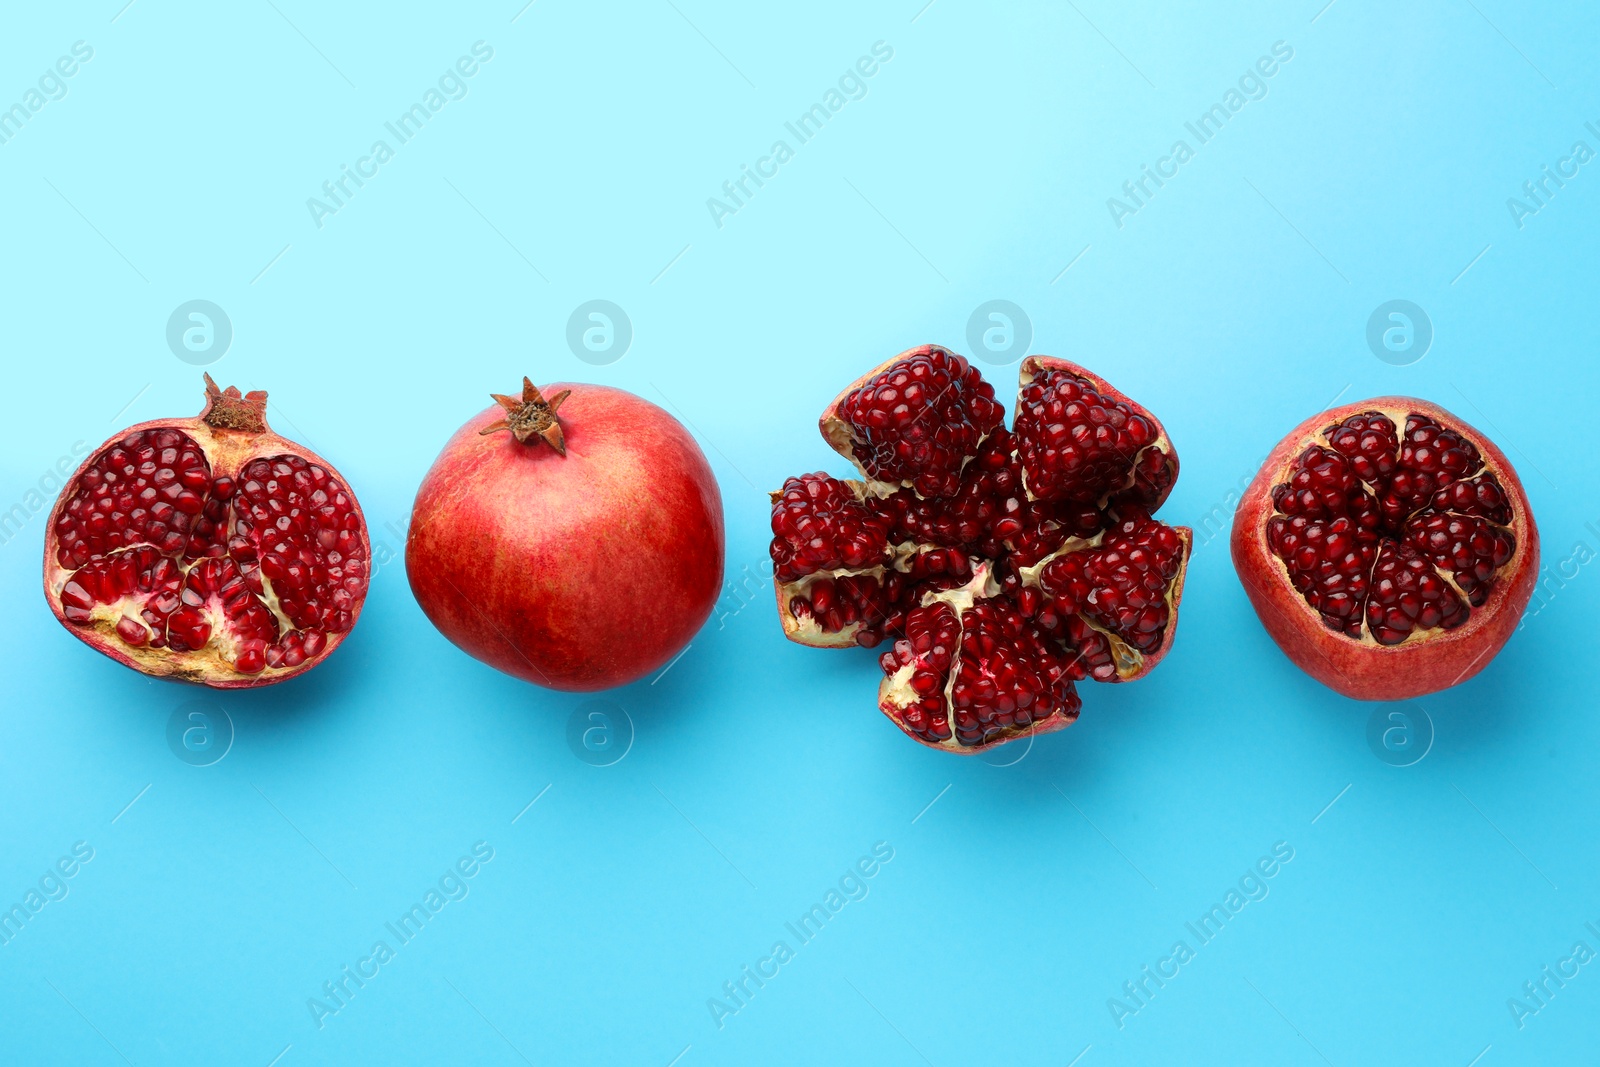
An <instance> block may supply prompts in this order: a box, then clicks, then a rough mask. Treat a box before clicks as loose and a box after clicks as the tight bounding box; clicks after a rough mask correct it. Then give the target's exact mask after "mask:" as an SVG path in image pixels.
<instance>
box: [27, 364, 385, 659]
mask: <svg viewBox="0 0 1600 1067" xmlns="http://www.w3.org/2000/svg"><path fill="white" fill-rule="evenodd" d="M266 408H267V394H266V393H264V392H260V391H256V392H251V393H249V394H247V395H244V396H241V395H240V394H239V390H238V389H235V388H232V387H229V388H228V389H227V390H225V391H224V390H219V389H218V388H217V384H216V383H215V382H214V381H212V380H211V376H210V375H206V406H205V410H204V411H202V412H201V413H200V415H199V416H198V417H197V418H193V419H160V420H156V421H153V422H143V423H140V424H139V425H137V426H131V427H129V428H128V429H126V430H124V431H122V432H121V433H119V434H118V435H117V436H115V437H113V438H111V439H110V440H109V441H107V442H106V443H105V444H103V445H101V446H100V447H99V449H97V450H96V451H95V452H94V453H93V454H91V455H90V456H89V458H88V459H86V460H85V461H84V463H83V465H82V466H80V467H79V468H78V470H77V471H76V472H75V473H74V474H73V476H72V478H71V479H70V480H69V481H68V482H67V485H66V487H65V488H64V489H62V491H61V495H60V497H59V498H58V499H57V500H56V504H55V508H54V510H52V511H51V513H50V524H49V529H48V530H47V532H46V534H45V550H44V591H45V599H46V600H48V601H49V602H50V609H51V610H52V611H54V612H55V615H56V618H58V619H60V620H61V622H62V624H63V625H64V626H66V628H67V629H68V630H69V631H70V632H71V633H73V634H74V635H76V636H77V637H78V638H79V639H81V640H82V641H83V642H85V643H86V644H88V645H90V646H91V647H93V648H95V649H97V650H99V651H100V652H103V653H105V654H106V655H108V656H110V657H111V658H112V659H114V660H116V661H118V662H119V663H123V664H126V665H127V666H129V667H132V668H134V669H135V670H138V671H142V672H143V673H145V674H149V675H153V676H155V677H159V678H176V679H179V680H182V681H186V682H198V683H201V684H203V685H209V686H213V687H215V688H218V689H236V688H243V687H247V686H256V685H270V684H272V683H274V682H281V681H283V680H284V679H285V678H290V677H292V676H294V675H296V674H300V673H302V672H304V671H307V670H310V669H311V668H312V667H314V666H316V665H317V664H318V663H320V662H322V660H323V659H324V658H325V657H326V656H327V655H328V654H329V653H331V652H332V651H333V650H334V649H335V648H337V647H338V646H339V643H340V642H341V641H343V640H344V637H345V635H346V634H347V633H349V632H350V629H351V627H353V626H354V625H355V623H356V618H357V617H358V616H359V615H360V614H361V604H362V601H364V600H365V599H366V595H367V580H368V577H369V575H370V571H369V561H370V559H371V558H372V550H371V546H370V544H369V543H368V540H367V526H366V520H365V519H363V517H362V515H361V507H360V505H358V504H357V503H356V498H355V494H354V493H352V492H351V491H350V489H349V487H348V486H347V485H346V484H345V482H344V479H342V478H341V477H340V476H339V473H338V471H336V470H334V469H333V466H332V465H331V464H329V463H327V462H326V461H325V460H323V459H321V458H320V457H319V456H317V455H316V453H314V452H312V451H311V450H310V449H307V448H305V447H304V446H302V445H299V444H296V443H295V442H293V441H289V440H286V439H284V438H282V437H279V436H278V435H277V434H275V433H273V432H272V431H271V430H270V429H268V428H267V420H266Z"/></svg>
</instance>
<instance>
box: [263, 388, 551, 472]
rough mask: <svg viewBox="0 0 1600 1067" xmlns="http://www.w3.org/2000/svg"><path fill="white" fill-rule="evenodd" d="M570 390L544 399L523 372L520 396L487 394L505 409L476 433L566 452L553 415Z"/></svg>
mask: <svg viewBox="0 0 1600 1067" xmlns="http://www.w3.org/2000/svg"><path fill="white" fill-rule="evenodd" d="M571 392H572V390H571V389H563V390H561V392H559V393H557V394H556V395H555V396H553V397H551V398H550V399H549V400H546V399H545V398H544V396H543V395H542V394H541V393H540V392H539V387H538V386H537V385H534V384H533V381H532V379H530V378H527V377H526V376H525V377H524V378H523V379H522V399H520V400H519V399H517V398H516V397H514V396H502V395H501V394H500V393H490V394H489V395H490V396H491V397H493V398H494V401H495V403H497V404H499V405H500V406H501V407H503V408H505V409H506V414H505V415H503V416H501V417H500V418H498V419H496V420H494V421H493V422H491V423H490V424H489V425H487V426H485V427H484V428H483V429H481V430H479V431H478V434H479V435H480V436H482V435H484V434H491V433H498V432H499V431H501V430H510V431H511V436H513V437H515V438H516V439H517V441H518V442H519V443H520V444H527V443H528V442H529V441H530V440H532V439H533V438H535V437H537V438H539V439H540V440H542V441H543V442H544V443H545V444H547V445H549V446H550V447H551V448H553V449H555V450H556V452H557V454H559V455H563V456H564V455H566V454H567V441H566V438H565V437H564V436H562V433H561V423H560V422H559V421H558V420H557V419H556V409H557V408H559V407H560V406H561V402H562V401H563V400H565V399H566V398H567V396H568V395H569V394H570V393H571ZM263 399H265V395H263Z"/></svg>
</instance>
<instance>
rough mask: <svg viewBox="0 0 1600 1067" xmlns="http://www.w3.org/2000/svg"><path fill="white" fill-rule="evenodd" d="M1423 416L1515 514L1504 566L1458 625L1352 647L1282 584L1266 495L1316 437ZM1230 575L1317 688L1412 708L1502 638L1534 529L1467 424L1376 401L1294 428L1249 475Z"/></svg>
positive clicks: (1529, 580) (1534, 575)
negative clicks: (1373, 419) (1493, 483)
mask: <svg viewBox="0 0 1600 1067" xmlns="http://www.w3.org/2000/svg"><path fill="white" fill-rule="evenodd" d="M1373 410H1376V411H1382V412H1384V413H1386V414H1391V416H1392V414H1393V413H1396V412H1398V413H1400V415H1399V418H1400V422H1399V423H1398V425H1400V426H1402V427H1403V426H1404V424H1405V421H1404V420H1405V413H1408V412H1415V413H1417V414H1420V415H1426V416H1428V417H1429V418H1431V419H1433V420H1434V421H1435V422H1438V423H1440V424H1442V425H1444V426H1447V427H1451V428H1454V429H1456V430H1459V431H1460V432H1462V433H1463V434H1466V435H1467V436H1469V437H1470V438H1471V440H1472V442H1473V443H1474V444H1475V445H1476V446H1477V448H1478V451H1479V453H1480V454H1481V456H1482V458H1483V461H1484V466H1485V469H1486V470H1489V471H1492V472H1493V473H1495V474H1496V475H1497V476H1498V478H1499V481H1500V484H1501V486H1502V487H1503V488H1504V490H1505V492H1506V495H1507V498H1508V499H1509V501H1510V502H1511V504H1512V506H1513V508H1514V515H1513V517H1512V521H1511V523H1510V524H1509V529H1511V531H1512V532H1513V533H1514V534H1515V536H1516V539H1517V549H1516V554H1515V557H1514V559H1513V561H1512V563H1511V564H1510V565H1509V566H1508V567H1507V568H1506V569H1505V570H1504V571H1503V572H1501V573H1500V574H1499V575H1498V576H1497V577H1496V579H1495V583H1494V586H1493V588H1492V589H1491V590H1490V592H1489V596H1488V599H1487V600H1486V601H1485V602H1484V603H1483V604H1482V605H1481V606H1478V607H1474V608H1473V609H1472V615H1471V617H1470V618H1469V619H1468V620H1467V622H1466V623H1464V624H1462V625H1461V626H1458V627H1456V628H1455V629H1453V630H1443V631H1439V632H1437V633H1430V634H1428V635H1427V638H1426V640H1421V641H1418V640H1414V639H1413V640H1408V641H1405V642H1404V643H1402V644H1398V645H1381V644H1377V643H1374V642H1371V641H1369V640H1366V639H1363V640H1360V641H1357V640H1354V639H1352V638H1349V637H1347V636H1345V635H1343V634H1341V633H1336V632H1334V631H1332V630H1330V629H1328V628H1327V627H1326V626H1324V625H1323V624H1322V621H1321V619H1320V618H1319V616H1318V614H1317V612H1316V610H1315V609H1313V608H1312V607H1311V605H1309V604H1307V603H1306V601H1305V599H1304V598H1303V597H1301V596H1300V595H1299V594H1298V593H1297V592H1296V591H1295V589H1294V587H1293V586H1292V585H1291V584H1290V581H1289V578H1288V576H1287V570H1286V568H1285V566H1284V564H1283V563H1282V561H1280V560H1279V559H1278V557H1277V556H1276V555H1274V554H1273V552H1272V549H1271V548H1270V547H1269V546H1268V544H1267V520H1268V518H1270V517H1271V516H1272V514H1273V501H1272V489H1273V486H1274V485H1276V484H1278V483H1279V482H1282V481H1284V478H1285V473H1286V471H1287V470H1288V468H1289V466H1290V464H1291V463H1293V461H1294V459H1295V457H1296V456H1298V455H1299V454H1300V453H1301V452H1302V451H1303V450H1304V449H1305V448H1306V447H1307V446H1308V445H1310V444H1312V443H1314V442H1316V441H1317V440H1318V436H1319V433H1320V431H1321V430H1323V429H1324V428H1326V427H1328V426H1332V425H1334V424H1336V423H1340V422H1342V421H1344V420H1345V419H1346V418H1348V417H1350V416H1351V415H1356V414H1359V413H1361V412H1365V411H1373ZM1230 547H1231V550H1232V555H1233V565H1234V569H1235V570H1236V571H1237V572H1238V575H1239V580H1240V582H1241V583H1242V584H1243V585H1244V589H1245V593H1246V594H1247V595H1248V596H1249V598H1250V603H1251V605H1252V606H1253V607H1254V608H1255V610H1256V614H1257V615H1258V616H1259V617H1260V619H1261V624H1262V625H1263V626H1265V627H1266V629H1267V633H1269V634H1270V635H1271V636H1272V639H1273V640H1274V641H1275V642H1277V644H1278V647H1279V648H1281V649H1282V650H1283V652H1284V654H1285V655H1287V656H1288V657H1289V658H1290V659H1291V660H1293V661H1294V662H1295V664H1296V665H1297V666H1298V667H1299V668H1300V669H1301V670H1303V671H1305V672H1306V673H1307V674H1309V675H1311V676H1312V677H1313V678H1315V679H1316V680H1317V681H1319V682H1321V683H1322V684H1323V685H1325V686H1327V687H1328V688H1330V689H1332V690H1334V691H1335V692H1338V693H1342V694H1344V695H1345V696H1347V697H1350V698H1352V699H1354V700H1410V699H1413V698H1415V697H1419V696H1424V695H1426V694H1428V693H1435V692H1438V691H1439V690H1441V689H1448V688H1449V687H1451V686H1453V685H1458V684H1460V683H1461V682H1464V681H1466V680H1467V679H1468V678H1471V677H1472V676H1473V675H1475V674H1477V673H1478V672H1479V671H1480V670H1482V669H1483V668H1484V667H1485V666H1487V665H1488V663H1489V661H1490V660H1492V659H1493V658H1494V657H1495V655H1496V654H1497V653H1498V652H1499V651H1500V649H1501V648H1502V647H1503V646H1504V645H1505V643H1506V641H1507V640H1509V639H1510V637H1511V635H1512V633H1513V632H1515V630H1516V628H1517V624H1518V623H1519V622H1521V620H1522V614H1523V612H1524V611H1525V610H1526V609H1527V606H1528V601H1529V599H1530V598H1531V597H1532V596H1533V589H1534V586H1535V584H1536V583H1537V581H1538V577H1539V530H1538V527H1537V525H1536V524H1535V523H1534V519H1533V509H1532V508H1531V507H1530V506H1529V504H1528V496H1527V493H1526V492H1525V491H1524V490H1523V488H1522V482H1521V480H1520V479H1519V478H1518V477H1517V475H1516V471H1515V470H1514V469H1513V468H1512V466H1511V462H1510V460H1508V459H1507V458H1506V456H1505V453H1503V452H1502V451H1501V450H1500V449H1499V447H1498V446H1496V445H1495V443H1494V442H1493V441H1491V440H1490V439H1489V438H1488V437H1487V436H1486V435H1484V434H1483V433H1481V432H1480V431H1479V430H1477V429H1476V428H1475V427H1473V426H1472V425H1471V424H1470V423H1468V422H1467V421H1466V420H1465V419H1461V418H1458V417H1457V416H1455V415H1453V414H1451V413H1450V412H1449V411H1446V410H1445V409H1444V408H1441V407H1439V406H1438V405H1437V404H1432V403H1429V402H1428V401H1426V400H1419V399H1417V398H1415V397H1407V396H1384V397H1376V398H1374V399H1372V400H1363V401H1360V402H1359V403H1353V404H1345V405H1343V406H1341V407H1337V408H1332V409H1329V410H1328V411H1323V412H1319V413H1318V414H1316V415H1313V416H1311V417H1310V418H1309V419H1306V420H1305V421H1304V422H1302V423H1301V424H1300V425H1299V426H1296V427H1295V428H1294V430H1293V431H1291V432H1290V433H1289V435H1288V436H1287V437H1285V438H1284V439H1283V440H1282V441H1281V442H1279V443H1278V447H1277V448H1275V449H1273V451H1272V454H1271V455H1270V456H1268V457H1267V460H1266V462H1265V463H1263V464H1262V466H1261V470H1260V471H1258V472H1257V473H1256V476H1255V479H1254V480H1253V481H1252V482H1251V483H1250V487H1249V488H1248V489H1247V490H1245V494H1244V496H1243V497H1242V498H1241V499H1240V501H1239V506H1238V509H1237V510H1236V511H1235V513H1234V520H1233V533H1232V537H1231V538H1230Z"/></svg>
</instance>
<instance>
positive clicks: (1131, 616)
mask: <svg viewBox="0 0 1600 1067" xmlns="http://www.w3.org/2000/svg"><path fill="white" fill-rule="evenodd" d="M1017 405H1018V410H1017V416H1016V420H1015V423H1014V425H1013V428H1012V429H1009V430H1008V429H1006V428H1005V426H1004V425H1003V423H1004V419H1005V409H1004V407H1003V406H1002V405H1001V403H1000V402H999V401H998V400H996V399H995V395H994V389H993V387H992V386H990V385H989V383H988V382H985V381H984V380H983V377H982V375H980V374H979V373H978V370H977V368H976V367H974V366H972V365H971V364H970V363H968V362H967V360H966V359H964V358H963V357H961V356H959V355H956V354H955V353H953V352H950V351H948V350H946V349H943V348H940V347H938V346H936V345H924V346H922V347H920V348H914V349H911V350H909V351H907V352H902V353H901V354H900V355H898V356H896V357H895V358H894V359H892V360H890V361H888V362H887V363H884V364H883V365H881V366H879V367H877V368H875V369H874V370H872V371H870V372H869V373H867V374H865V375H863V376H862V377H861V378H860V379H858V380H857V381H856V382H854V383H853V384H852V385H851V386H850V387H849V388H848V389H846V390H845V391H844V392H843V393H841V394H839V396H838V397H837V398H836V399H835V400H834V401H833V403H832V404H830V405H829V406H828V408H827V410H826V411H824V412H823V414H822V420H821V429H822V435H823V437H824V438H825V439H826V440H827V441H828V443H829V444H830V445H832V446H833V447H834V449H836V450H837V451H838V452H840V453H841V454H842V455H844V456H845V457H846V458H847V459H849V460H850V461H851V462H852V463H854V464H855V465H856V467H857V468H858V469H859V470H860V471H861V473H862V474H864V475H865V479H864V480H846V479H839V478H833V477H830V476H829V475H827V474H823V473H820V472H819V473H816V474H806V475H801V476H800V477H796V478H790V479H789V480H788V481H786V482H785V483H784V485H783V488H782V489H781V490H780V491H779V492H776V493H774V494H772V533H773V539H772V561H773V580H774V584H775V586H776V589H777V600H778V616H779V619H780V620H781V621H782V624H783V631H784V634H785V635H786V636H788V637H789V638H790V640H793V641H796V642H798V643H800V644H803V645H811V646H814V647H818V648H840V647H847V646H850V645H858V644H859V645H864V646H866V647H869V648H870V647H873V646H875V645H878V644H879V643H880V642H883V641H890V642H892V645H891V647H890V648H889V649H888V650H886V651H885V652H884V653H883V654H882V655H881V657H880V664H881V666H882V667H883V670H884V674H885V675H886V677H885V678H884V681H883V683H882V685H881V686H880V687H879V697H878V701H879V707H880V709H881V710H882V711H883V713H884V714H885V715H887V716H888V717H889V719H890V720H891V721H892V722H894V724H895V725H896V726H898V727H900V729H901V730H903V731H905V732H906V733H907V734H908V735H910V736H911V737H913V738H915V739H916V740H918V741H920V742H922V743H923V744H925V745H928V746H930V747H933V748H937V749H941V750H943V751H946V752H957V753H963V754H971V753H975V752H980V751H982V750H984V749H986V748H990V747H993V746H994V745H997V744H1003V743H1004V742H1006V741H1010V740H1014V739H1015V738H1018V737H1022V736H1025V735H1027V734H1030V733H1046V732H1049V731H1052V730H1058V729H1061V728H1062V727H1064V726H1066V725H1067V724H1069V723H1071V722H1072V721H1073V720H1074V719H1076V718H1077V716H1078V709H1079V707H1080V705H1081V701H1080V699H1079V697H1078V694H1077V690H1076V688H1075V686H1074V683H1075V682H1078V681H1082V680H1083V679H1085V678H1090V679H1093V680H1095V681H1103V682H1117V681H1130V680H1133V679H1136V678H1140V677H1143V676H1144V675H1145V674H1147V673H1148V672H1149V671H1150V670H1151V669H1153V668H1154V667H1155V665H1156V663H1157V662H1158V661H1159V660H1160V659H1161V657H1162V656H1164V655H1166V652H1167V649H1169V648H1170V647H1171V645H1172V639H1173V633H1174V631H1175V630H1176V628H1177V621H1178V602H1179V599H1180V598H1181V596H1182V592H1183V577H1184V569H1185V567H1186V566H1187V563H1188V559H1189V550H1190V546H1191V544H1192V540H1193V539H1192V536H1191V534H1190V531H1189V530H1188V529H1186V528H1183V527H1172V526H1167V525H1165V524H1163V523H1161V522H1159V521H1157V520H1156V519H1154V518H1152V517H1151V512H1153V511H1154V510H1155V509H1156V508H1158V507H1160V506H1161V503H1162V501H1164V500H1165V499H1166V497H1167V494H1168V493H1170V492H1171V490H1172V485H1173V483H1174V482H1175V481H1176V479H1177V476H1178V456H1177V453H1176V452H1175V451H1174V450H1173V447H1172V442H1171V441H1170V440H1168V438H1167V435H1166V431H1164V430H1163V429H1162V428H1161V424H1160V422H1158V421H1157V420H1156V419H1155V417H1154V416H1152V415H1151V414H1150V413H1149V412H1147V411H1145V410H1144V409H1143V408H1141V407H1140V406H1139V405H1137V404H1135V403H1134V402H1133V401H1131V400H1129V399H1128V398H1127V397H1125V396H1123V395H1122V394H1121V393H1119V392H1118V391H1117V390H1115V389H1113V388H1112V387H1111V386H1110V384H1109V383H1107V382H1106V381H1105V380H1104V379H1102V378H1099V377H1096V376H1095V375H1093V374H1091V373H1089V372H1088V371H1086V370H1084V369H1083V368H1082V367H1079V366H1077V365H1076V364H1073V363H1069V362H1067V361H1066V360H1061V359H1052V358H1050V357H1047V356H1029V357H1028V358H1027V359H1025V360H1023V362H1022V369H1021V393H1020V394H1019V396H1018V398H1017Z"/></svg>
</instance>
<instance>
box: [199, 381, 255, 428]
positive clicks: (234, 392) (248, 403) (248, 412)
mask: <svg viewBox="0 0 1600 1067" xmlns="http://www.w3.org/2000/svg"><path fill="white" fill-rule="evenodd" d="M205 379H206V406H205V409H204V410H203V411H201V412H200V418H201V419H202V420H204V421H205V424H206V425H207V426H210V427H211V428H212V429H214V430H238V431H240V432H242V433H265V432H266V431H267V394H266V391H265V390H263V389H252V390H250V392H248V393H245V394H242V395H241V394H240V392H239V388H238V386H234V385H230V386H228V388H226V389H218V388H217V383H216V382H214V381H212V380H211V375H209V374H207V375H206V376H205Z"/></svg>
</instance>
